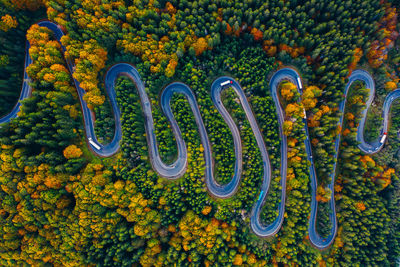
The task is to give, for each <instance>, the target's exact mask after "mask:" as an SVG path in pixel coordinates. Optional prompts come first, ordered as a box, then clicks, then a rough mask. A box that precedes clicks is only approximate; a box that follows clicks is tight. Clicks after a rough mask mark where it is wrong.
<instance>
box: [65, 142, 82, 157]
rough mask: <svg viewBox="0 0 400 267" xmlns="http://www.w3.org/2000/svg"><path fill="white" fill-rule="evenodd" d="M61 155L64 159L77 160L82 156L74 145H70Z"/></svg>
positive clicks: (80, 151)
mask: <svg viewBox="0 0 400 267" xmlns="http://www.w3.org/2000/svg"><path fill="white" fill-rule="evenodd" d="M63 154H64V157H65V158H66V159H74V158H79V157H80V156H82V150H81V149H80V148H79V147H77V146H76V145H70V146H68V147H66V148H65V149H64V151H63Z"/></svg>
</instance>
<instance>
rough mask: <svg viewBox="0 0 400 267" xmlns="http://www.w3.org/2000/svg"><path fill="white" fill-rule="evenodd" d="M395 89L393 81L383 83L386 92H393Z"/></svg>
mask: <svg viewBox="0 0 400 267" xmlns="http://www.w3.org/2000/svg"><path fill="white" fill-rule="evenodd" d="M396 88H397V84H396V83H395V82H394V81H389V82H387V83H385V89H386V90H387V91H393V90H395V89H396Z"/></svg>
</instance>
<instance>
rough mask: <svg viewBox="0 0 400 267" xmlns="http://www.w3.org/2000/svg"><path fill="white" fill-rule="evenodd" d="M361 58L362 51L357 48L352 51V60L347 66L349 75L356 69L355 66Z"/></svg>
mask: <svg viewBox="0 0 400 267" xmlns="http://www.w3.org/2000/svg"><path fill="white" fill-rule="evenodd" d="M362 56H363V51H362V49H361V48H359V47H356V49H354V54H353V60H352V61H351V63H350V64H349V70H350V73H351V71H353V70H354V69H355V68H356V67H357V64H358V62H359V61H360V59H361V57H362ZM350 73H349V74H350Z"/></svg>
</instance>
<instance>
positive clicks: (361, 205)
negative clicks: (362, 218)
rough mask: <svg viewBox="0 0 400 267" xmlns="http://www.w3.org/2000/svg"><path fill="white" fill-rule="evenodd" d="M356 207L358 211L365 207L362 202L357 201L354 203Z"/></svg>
mask: <svg viewBox="0 0 400 267" xmlns="http://www.w3.org/2000/svg"><path fill="white" fill-rule="evenodd" d="M356 208H357V209H358V210H359V211H364V210H365V209H366V207H365V205H364V203H362V202H357V203H356Z"/></svg>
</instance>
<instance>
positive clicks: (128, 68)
mask: <svg viewBox="0 0 400 267" xmlns="http://www.w3.org/2000/svg"><path fill="white" fill-rule="evenodd" d="M38 24H39V26H42V27H47V28H48V29H50V30H51V31H53V33H54V35H55V38H56V39H57V40H58V41H60V39H61V37H62V36H63V35H64V33H63V31H62V30H61V29H60V27H58V26H57V25H56V24H54V23H52V22H49V21H41V22H39V23H38ZM62 49H63V52H65V47H64V46H62ZM25 53H26V57H25V69H24V82H23V86H22V92H21V96H20V98H19V101H18V103H17V104H16V105H15V107H14V108H13V110H12V111H11V112H10V113H9V114H8V115H7V116H5V117H3V118H0V123H6V122H9V121H10V120H11V119H13V118H15V117H17V114H18V112H19V110H20V107H21V102H20V101H21V100H23V99H25V98H26V97H28V96H30V94H31V91H32V88H31V87H30V85H29V77H28V75H27V73H26V67H27V66H29V65H30V64H31V63H32V60H31V58H30V55H29V43H28V42H27V45H26V51H25ZM67 65H68V68H69V71H70V72H71V73H73V71H74V67H75V66H74V64H73V62H71V61H69V60H67ZM120 76H126V77H128V78H130V79H131V80H132V81H133V82H134V83H135V84H136V87H137V91H138V93H139V96H140V100H141V105H142V110H143V115H144V117H145V129H146V136H147V141H148V144H149V155H150V159H151V164H152V167H153V169H154V170H155V171H156V172H157V173H158V174H159V175H160V176H162V177H164V178H167V179H176V178H179V177H181V176H182V175H184V173H185V172H186V167H187V148H186V144H185V141H184V140H183V138H182V133H181V131H180V129H179V126H178V124H177V122H176V120H175V118H174V115H173V113H172V110H171V99H172V96H173V95H174V94H182V95H184V96H185V97H186V99H187V100H188V102H189V104H190V107H191V109H192V112H193V114H194V117H195V120H196V124H197V126H198V129H199V134H200V139H201V142H202V144H203V147H204V158H205V182H206V186H207V188H208V190H209V192H210V194H211V195H213V196H214V197H217V198H229V197H231V196H232V195H234V194H235V193H236V191H237V189H238V187H239V184H240V178H241V175H242V145H241V139H240V133H239V130H238V128H237V126H236V124H235V123H234V121H233V119H232V117H231V116H230V114H229V113H228V111H227V110H226V108H225V107H224V105H223V104H222V101H221V93H222V91H223V90H224V89H226V88H227V87H232V88H233V89H234V91H235V93H236V94H237V96H238V97H239V99H240V103H241V105H242V107H243V110H244V111H245V114H246V116H247V119H248V121H249V123H250V126H251V129H252V131H253V133H254V136H255V138H256V142H257V145H258V147H259V149H260V152H261V156H262V160H263V182H262V185H261V192H260V194H259V197H258V199H257V200H256V202H255V204H254V206H253V208H252V211H251V218H250V226H251V229H252V230H253V231H254V233H255V234H256V235H258V236H260V237H269V236H273V235H275V234H276V233H277V232H278V231H279V229H280V228H281V226H282V223H283V219H284V212H285V199H286V174H287V173H286V172H287V139H286V136H285V135H284V134H283V129H282V125H283V122H284V117H285V115H284V112H283V109H282V106H281V104H280V101H279V98H278V91H277V90H278V86H279V84H280V82H281V81H283V80H289V81H291V82H293V83H294V84H295V85H296V86H297V90H298V91H299V93H300V94H301V93H302V89H303V86H302V83H301V79H300V75H299V74H298V73H297V72H296V71H295V70H293V69H291V68H283V69H281V70H278V71H277V72H276V73H275V74H274V75H273V76H272V78H271V81H270V87H271V95H272V98H273V100H274V102H275V105H276V110H277V114H278V121H279V133H280V137H281V140H282V142H281V177H282V179H281V186H282V194H281V201H280V203H279V205H278V211H279V214H278V216H277V218H276V219H275V220H274V221H273V222H272V223H271V224H269V225H265V224H263V223H262V221H261V219H260V214H261V210H262V207H263V205H264V204H265V199H266V196H267V194H268V191H269V185H270V182H271V165H270V161H269V157H268V152H267V149H266V146H265V143H264V138H263V136H262V134H261V132H260V129H259V127H258V124H257V120H256V118H255V117H254V114H253V112H252V109H251V107H250V104H249V102H248V100H247V98H246V95H245V93H244V91H243V90H242V88H241V87H240V85H239V83H238V82H237V81H235V80H234V79H233V78H231V77H226V76H224V77H219V78H218V79H216V80H215V81H214V82H213V84H212V86H211V98H212V101H213V103H214V105H215V107H216V108H217V109H218V111H219V113H220V114H221V116H222V117H223V119H224V121H225V122H226V123H227V125H228V127H229V129H230V130H231V133H232V137H233V142H234V151H235V165H234V175H233V177H232V179H231V181H230V182H229V183H227V184H224V185H221V184H219V183H218V182H217V181H216V180H215V178H214V163H213V158H212V150H211V145H210V141H209V139H208V135H207V130H206V128H205V126H204V123H203V120H202V117H201V113H200V109H199V107H198V104H197V101H196V96H195V94H194V93H193V91H192V90H191V89H190V88H189V87H188V86H187V85H185V84H183V83H180V82H174V83H172V84H170V85H168V86H167V87H166V88H165V89H164V90H163V91H162V94H161V108H162V110H163V112H164V114H165V116H166V117H167V119H168V121H169V123H170V125H171V129H172V131H173V134H174V136H175V140H176V142H177V148H178V157H177V159H176V161H175V162H173V163H172V164H170V165H166V164H165V163H164V162H163V161H162V160H161V157H160V153H159V150H158V145H157V138H156V136H155V131H154V120H153V117H152V110H151V102H150V100H149V98H148V96H147V94H146V90H145V86H144V84H143V82H142V80H141V78H140V75H139V73H138V71H137V70H136V69H135V68H134V67H133V66H132V65H130V64H127V63H119V64H116V65H114V66H112V67H111V68H110V69H109V70H108V72H107V74H106V77H105V87H106V91H107V94H108V97H109V99H110V103H111V106H112V110H113V114H114V119H115V133H114V137H113V139H112V141H111V142H110V143H109V144H107V145H102V144H100V143H99V142H98V141H97V139H96V135H95V131H94V118H93V114H92V112H91V111H90V109H89V108H88V106H87V104H86V102H85V101H84V100H83V96H84V94H85V91H84V90H83V89H82V88H81V87H80V85H79V82H78V81H77V80H75V79H73V81H74V83H75V87H76V89H77V92H78V95H79V99H80V103H81V107H82V114H83V118H84V125H85V131H86V137H87V139H88V145H89V146H90V148H91V149H92V151H93V152H94V153H95V154H97V155H98V156H102V157H109V156H111V155H113V154H115V153H116V152H117V151H118V150H119V146H120V141H121V139H122V128H121V112H120V109H119V107H118V105H117V99H116V93H115V83H116V80H117V78H118V77H120ZM357 80H359V81H363V82H364V83H365V85H366V87H367V88H368V89H369V90H370V94H369V99H368V102H367V105H366V108H365V109H364V111H363V117H362V120H361V122H360V124H359V126H358V131H357V141H359V142H360V144H359V148H360V149H361V150H362V151H363V152H364V153H368V154H371V153H376V152H378V151H379V150H380V149H381V148H382V147H383V145H384V142H383V143H380V141H379V140H380V138H379V139H378V140H376V141H375V142H372V143H371V144H368V143H366V142H365V141H364V137H363V131H364V125H365V120H366V114H367V110H368V108H369V106H370V105H371V103H372V100H373V97H374V94H375V84H374V81H373V79H372V77H371V75H370V74H369V73H368V72H366V71H363V70H356V71H354V72H353V73H352V75H351V76H350V77H349V82H348V84H347V86H346V88H345V91H344V94H345V96H346V97H345V98H344V99H343V100H342V102H341V103H340V105H339V109H340V112H341V114H342V115H341V117H340V120H339V121H338V126H339V125H340V126H341V125H342V123H343V117H344V109H345V103H346V98H347V93H348V90H349V88H350V86H351V84H352V83H353V82H354V81H357ZM221 84H226V85H224V86H221ZM398 98H400V89H397V90H395V91H393V92H391V93H390V94H389V95H388V96H387V97H386V99H385V102H384V106H383V113H382V116H383V118H384V121H383V130H382V131H381V136H382V135H383V134H384V133H386V132H387V130H388V120H389V111H390V107H391V105H392V103H393V101H394V100H395V99H398ZM303 123H304V130H305V135H306V138H305V141H304V144H305V147H306V152H307V158H308V160H309V161H310V163H311V165H310V179H311V193H312V198H311V215H310V219H309V228H308V231H309V237H310V242H311V243H312V244H313V245H314V246H315V247H316V248H318V249H324V248H327V247H329V246H330V245H331V244H332V242H333V240H334V238H335V236H336V233H337V220H336V211H335V200H334V182H335V170H336V162H337V157H338V151H339V144H340V137H341V136H340V134H339V135H338V136H337V137H336V140H335V155H334V166H333V170H332V173H331V183H330V184H329V185H328V187H329V189H330V190H331V192H332V193H331V198H330V201H329V206H330V215H329V218H330V221H331V231H330V234H329V236H328V237H321V236H320V235H319V234H318V232H317V230H316V219H317V210H318V202H317V201H316V192H317V176H316V171H315V165H314V161H313V158H312V150H311V144H310V138H309V133H308V127H307V121H306V119H303Z"/></svg>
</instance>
